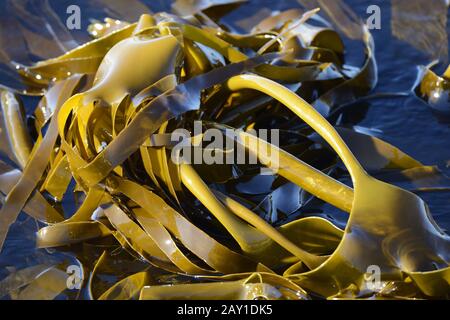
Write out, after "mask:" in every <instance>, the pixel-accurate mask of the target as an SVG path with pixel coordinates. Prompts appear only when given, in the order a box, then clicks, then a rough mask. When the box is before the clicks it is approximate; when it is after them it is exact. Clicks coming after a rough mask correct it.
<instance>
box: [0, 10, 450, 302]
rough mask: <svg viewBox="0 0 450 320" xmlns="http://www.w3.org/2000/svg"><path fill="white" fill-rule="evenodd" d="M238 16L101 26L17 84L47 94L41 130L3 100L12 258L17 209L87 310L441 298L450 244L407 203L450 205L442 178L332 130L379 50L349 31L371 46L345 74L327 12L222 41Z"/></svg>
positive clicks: (29, 287) (361, 137)
mask: <svg viewBox="0 0 450 320" xmlns="http://www.w3.org/2000/svg"><path fill="white" fill-rule="evenodd" d="M241 2H243V1H214V2H212V1H196V2H195V5H188V2H187V1H177V2H176V3H175V4H174V6H173V7H174V9H175V11H176V12H177V13H178V14H179V15H180V16H176V15H172V14H166V13H159V14H151V13H145V14H143V15H142V16H141V17H140V19H139V21H137V22H134V21H125V19H124V20H123V21H122V20H112V19H109V18H107V19H105V20H104V23H103V22H98V21H95V22H93V24H92V25H91V26H90V27H89V33H90V34H91V36H92V37H93V38H94V39H93V40H91V41H90V42H87V43H85V44H83V45H81V46H78V47H76V48H73V49H71V50H69V51H67V52H65V53H63V54H62V55H60V56H58V57H54V58H50V59H48V60H43V61H40V62H37V63H35V64H31V65H30V66H23V65H21V66H19V68H17V69H18V75H20V76H21V77H22V78H23V79H25V80H26V81H27V83H30V84H33V85H34V86H35V87H38V88H48V90H47V91H45V94H44V95H43V97H42V98H41V99H40V102H39V103H38V104H37V106H36V108H35V111H34V116H33V120H34V121H33V123H32V124H33V126H28V125H26V123H25V120H24V111H23V110H22V108H21V103H20V97H19V96H16V95H14V94H13V93H12V92H11V91H8V90H6V89H5V90H2V91H1V107H2V110H1V111H2V118H3V121H5V124H6V125H5V128H6V130H5V132H3V131H2V134H3V135H5V138H6V139H7V141H8V145H7V146H6V147H4V148H5V152H4V153H5V154H6V155H7V157H8V158H9V159H8V162H11V161H12V162H14V163H15V166H16V167H14V165H13V164H10V163H7V161H5V162H1V163H0V167H1V168H0V169H1V170H0V171H1V172H0V192H1V195H2V207H1V209H0V248H2V247H3V248H5V247H7V245H8V239H6V237H7V235H8V230H9V228H10V226H11V225H12V224H13V223H14V221H15V220H16V219H17V217H18V215H19V214H20V212H21V211H24V212H25V213H27V214H28V215H29V216H31V217H33V218H35V219H37V220H39V221H40V222H41V223H43V224H44V225H39V230H38V232H37V234H36V245H37V247H38V248H58V249H60V250H69V251H70V252H71V254H72V255H73V256H74V257H77V259H79V262H80V264H81V265H82V270H83V271H84V273H85V274H87V275H88V277H86V278H84V281H82V282H81V283H79V286H78V287H77V288H78V289H80V288H81V287H84V288H86V289H87V292H88V295H89V298H91V299H260V298H264V299H309V298H310V297H311V295H314V296H321V297H324V298H336V299H338V298H346V297H369V296H370V297H375V298H385V297H396V298H411V297H445V296H447V295H448V293H449V282H450V271H449V270H450V268H449V265H448V264H449V261H450V238H449V236H448V235H446V234H445V233H444V232H443V231H442V230H441V229H440V228H439V226H438V225H437V224H436V223H435V222H434V220H433V218H432V217H431V215H430V214H429V212H428V207H427V205H426V204H425V202H424V201H423V200H422V199H421V198H419V197H418V196H417V195H415V194H413V193H411V191H414V192H416V191H421V190H422V191H423V190H440V191H442V190H448V188H449V186H450V183H449V181H448V178H447V177H446V176H445V175H444V174H442V173H441V172H440V171H439V170H438V169H437V168H436V167H432V166H425V165H423V164H422V163H421V162H419V161H418V160H416V159H414V158H412V157H411V156H409V155H407V154H405V153H404V152H402V151H401V150H399V149H398V148H396V147H395V146H393V145H391V144H389V143H387V142H384V141H383V140H381V139H380V138H377V137H373V136H370V135H367V134H364V133H361V132H358V130H357V128H340V127H338V128H335V127H334V126H333V123H332V122H333V119H334V118H335V117H334V116H335V114H336V113H337V112H339V111H340V107H342V106H344V105H348V104H350V103H353V102H355V101H358V99H360V98H361V97H364V96H366V95H367V94H368V93H369V92H370V91H371V90H372V89H373V88H374V87H375V85H376V82H377V65H376V61H375V56H374V50H375V48H374V43H373V39H372V36H371V34H370V32H369V31H368V30H367V28H366V27H364V26H361V25H360V24H359V22H358V21H356V20H355V19H349V20H348V21H347V23H346V25H345V29H343V30H342V31H344V32H345V33H346V34H347V35H348V36H350V37H351V38H353V39H359V40H360V41H361V43H362V44H363V46H364V62H363V64H362V65H361V66H359V67H358V66H348V65H347V64H346V63H345V54H344V51H345V50H344V49H345V48H344V42H343V41H342V39H341V36H340V35H339V34H338V33H337V32H336V31H335V30H334V29H332V28H331V27H330V26H331V24H329V23H327V22H326V21H325V20H324V19H323V18H321V17H318V16H317V15H318V14H319V13H320V11H318V10H316V8H308V9H310V11H305V10H302V11H296V10H289V11H287V12H282V13H280V14H278V15H274V16H271V17H269V18H267V19H265V20H263V21H261V22H260V23H259V24H258V25H257V26H256V27H255V28H253V30H252V31H249V32H248V33H245V34H241V33H238V32H236V31H234V30H231V29H229V28H227V27H226V26H225V25H221V24H220V18H221V16H222V15H224V14H225V13H226V12H227V11H228V10H231V9H233V8H235V7H237V6H238V5H239V4H240V3H241ZM302 2H303V1H302ZM189 3H190V2H189ZM326 8H328V11H327V12H326V13H327V14H328V16H330V17H331V19H332V20H333V22H336V21H334V20H336V19H340V18H339V17H340V15H339V14H338V13H339V12H338V11H336V8H335V9H333V8H332V6H329V7H326ZM322 9H323V8H322ZM344 9H345V10H344V11H343V12H341V14H343V13H345V12H346V10H347V11H348V10H349V9H348V8H344ZM118 10H121V9H120V8H119V9H118ZM142 10H144V8H143V9H142ZM129 14H133V12H130V13H129ZM181 16H182V17H181ZM312 20H314V21H312ZM445 81H447V79H446V78H445V76H444V78H440V77H438V76H436V75H435V74H434V73H432V72H431V71H429V70H427V71H426V73H425V76H424V77H423V79H422V82H421V85H420V89H418V90H419V91H418V92H419V93H420V94H421V95H422V97H423V98H425V99H427V100H428V101H430V99H432V97H433V96H434V94H435V92H437V91H436V90H439V93H440V94H442V93H443V92H446V90H447V88H446V87H445V86H444V84H445ZM259 129H265V130H266V131H267V130H269V131H270V129H276V130H278V131H276V132H277V134H279V137H278V138H279V139H278V140H277V141H276V142H274V141H273V140H270V139H269V140H270V141H268V139H267V137H266V139H263V138H262V137H258V136H256V135H255V134H254V132H255V131H256V130H259ZM274 132H275V131H274ZM271 134H272V133H271ZM271 138H274V137H271ZM220 141H221V142H223V143H220ZM180 151H181V152H180ZM236 152H238V153H239V152H240V154H241V155H243V157H244V159H253V160H254V161H253V162H246V161H241V160H242V159H239V154H238V159H236V158H235V157H234V156H235V155H236ZM198 155H200V157H205V155H206V156H207V157H206V158H208V160H205V159H206V158H205V159H201V160H202V161H200V162H198V161H196V160H195V159H196V157H197V156H198ZM230 155H231V158H230ZM224 158H227V159H228V160H230V161H221V160H223V159H224ZM211 159H213V161H211ZM191 160H194V161H191ZM203 160H204V161H203ZM375 177H376V178H377V179H376V178H375ZM378 179H380V180H378ZM381 180H383V181H385V182H382V181H381ZM389 183H392V184H389ZM394 184H396V185H397V186H394ZM401 187H404V189H402V188H401ZM67 203H70V204H71V208H70V209H68V206H67ZM327 205H331V206H333V207H335V208H337V209H339V210H340V211H343V212H346V213H347V217H348V221H347V223H346V224H345V223H344V224H342V223H341V224H339V223H337V221H336V220H335V219H334V218H333V217H332V214H331V213H330V215H327V213H326V212H325V213H324V212H323V210H328V209H327V208H330V206H327ZM323 208H325V209H323ZM307 212H309V213H311V212H313V213H314V214H312V215H311V214H309V215H308V214H307ZM319 213H321V214H319ZM5 240H6V242H5ZM63 266H65V265H64V264H62V263H59V264H56V263H52V264H36V265H35V266H31V267H28V268H25V269H22V270H16V271H13V272H12V273H11V275H9V276H8V277H7V278H5V279H4V280H2V281H1V282H0V296H6V295H9V297H10V298H13V299H26V298H42V299H52V298H55V297H56V296H58V295H59V294H60V293H61V292H62V291H64V289H65V288H66V283H67V281H69V280H68V274H67V273H66V272H64V271H62V270H63ZM373 267H376V268H378V269H377V270H378V272H379V275H380V279H379V284H378V285H376V286H374V285H373V283H370V282H368V281H367V273H368V272H370V270H371V268H373Z"/></svg>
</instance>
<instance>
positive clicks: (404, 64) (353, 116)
mask: <svg viewBox="0 0 450 320" xmlns="http://www.w3.org/2000/svg"><path fill="white" fill-rule="evenodd" d="M162 2H163V1H160V3H158V2H157V1H155V2H153V1H152V2H150V3H149V7H150V8H152V10H153V11H159V10H165V11H168V10H169V9H170V8H169V6H168V5H167V4H166V3H162ZM372 2H373V1H370V0H367V1H366V0H363V1H360V0H352V1H348V3H351V4H352V8H353V9H354V10H355V11H356V12H357V13H358V14H359V15H360V16H361V17H366V16H367V14H366V13H365V10H366V8H367V6H368V5H370V4H372ZM296 5H297V3H296V1H279V2H277V3H274V1H254V3H249V4H246V5H244V6H243V7H242V8H240V9H239V10H237V11H236V12H235V13H233V14H232V15H231V16H230V17H229V18H228V19H229V21H239V20H240V19H242V18H243V17H248V16H249V15H250V14H252V13H254V12H257V11H258V8H260V7H267V8H270V9H272V10H274V9H278V10H284V9H289V8H291V7H295V6H296ZM380 6H381V8H382V15H381V17H382V24H381V27H382V29H381V30H373V31H372V34H373V36H374V39H375V44H376V58H377V62H378V70H379V82H378V86H377V88H376V90H375V92H380V93H385V92H391V93H392V92H394V93H395V92H405V91H410V90H411V88H412V87H413V84H414V82H415V80H416V77H417V73H418V70H417V66H418V65H421V64H423V65H425V64H428V63H429V62H430V61H431V60H430V59H431V58H430V57H429V56H427V55H426V54H424V53H421V52H420V51H418V50H416V49H414V48H412V47H411V46H409V45H408V44H406V43H404V42H401V41H399V40H397V39H395V38H393V37H392V35H391V28H390V20H389V19H390V13H389V12H390V8H389V1H383V2H382V4H380ZM61 7H63V5H61ZM92 17H96V15H95V13H94V12H93V13H92ZM98 18H103V16H99V17H98ZM448 31H450V28H448ZM346 48H347V51H348V52H349V53H351V55H350V56H348V57H347V59H348V60H347V61H348V62H350V63H352V62H353V63H358V62H361V61H362V58H361V56H360V55H359V54H358V53H360V51H361V50H360V49H361V48H360V44H355V43H352V42H348V43H346ZM440 68H441V71H443V70H442V69H443V68H444V66H440ZM338 123H340V124H346V125H348V124H353V125H358V126H361V127H365V128H366V129H365V130H370V131H371V132H373V133H375V134H376V135H377V136H379V137H380V138H382V139H383V140H385V141H387V142H390V143H392V144H393V145H395V146H397V147H398V148H399V149H401V150H403V151H405V152H406V153H408V154H410V155H411V156H413V157H414V158H416V159H418V160H420V161H421V162H423V163H424V164H427V165H438V166H439V167H440V168H441V169H442V170H444V171H445V172H447V173H450V168H449V166H450V148H449V142H450V120H449V119H446V118H445V117H443V116H442V115H438V114H435V113H433V112H432V110H431V109H430V108H429V107H428V106H427V105H426V104H425V103H424V102H423V101H421V100H419V99H417V98H416V97H414V95H413V94H412V93H411V94H410V95H409V96H408V97H395V98H382V99H374V100H370V101H369V102H367V103H361V104H359V105H355V106H352V108H349V111H348V112H347V113H346V114H344V116H342V117H341V118H340V119H339V120H338ZM420 196H421V197H422V198H423V199H424V200H425V201H426V202H427V204H428V205H429V207H430V211H431V212H432V214H433V216H434V217H435V219H436V221H437V223H438V224H439V225H440V226H441V227H442V228H443V229H444V230H450V197H449V193H448V192H433V193H428V192H420ZM294 200H295V201H298V199H294ZM292 207H295V204H294V205H293V206H292ZM344 221H345V216H343V219H342V223H343V222H344ZM35 230H36V226H35V225H34V222H32V221H31V219H29V218H27V217H25V216H21V218H20V220H19V221H17V222H16V223H15V224H14V225H13V227H12V229H11V232H10V233H9V238H8V245H7V246H6V247H5V250H4V251H3V252H2V253H1V255H0V267H2V271H3V270H4V269H3V267H6V266H10V265H11V262H14V263H13V264H14V266H15V267H16V268H17V269H21V268H22V267H25V266H28V265H30V264H34V263H35V262H36V261H40V260H39V259H42V261H46V259H47V255H41V254H37V253H36V251H35V250H34V238H33V236H32V235H33V232H34V231H35ZM24 235H26V236H25V237H24ZM17 248H20V251H19V250H17ZM27 248H29V252H30V254H29V255H26V254H24V253H25V252H26V251H27V250H28V249H27ZM53 257H54V259H61V261H65V262H66V263H68V262H70V261H72V260H73V258H71V257H70V256H66V255H64V254H63V253H58V254H55V255H54V256H53ZM72 262H73V261H72ZM0 278H3V275H2V274H1V273H0Z"/></svg>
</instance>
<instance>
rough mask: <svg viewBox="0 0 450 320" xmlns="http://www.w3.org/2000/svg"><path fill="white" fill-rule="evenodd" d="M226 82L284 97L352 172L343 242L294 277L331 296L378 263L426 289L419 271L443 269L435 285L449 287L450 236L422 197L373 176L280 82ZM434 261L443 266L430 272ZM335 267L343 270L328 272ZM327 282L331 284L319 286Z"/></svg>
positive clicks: (245, 78)
mask: <svg viewBox="0 0 450 320" xmlns="http://www.w3.org/2000/svg"><path fill="white" fill-rule="evenodd" d="M227 85H228V87H229V88H230V89H231V90H241V89H254V90H259V91H261V92H264V93H266V94H268V95H270V96H272V97H274V98H275V99H277V100H278V101H280V102H282V103H283V104H284V105H286V106H287V107H288V108H290V109H291V110H292V111H293V112H294V113H296V114H297V115H298V116H299V117H300V118H301V119H303V120H304V121H305V122H306V123H307V124H309V125H310V126H311V127H312V128H313V129H314V130H315V131H316V132H317V133H319V134H320V135H321V136H322V137H323V138H324V139H325V140H326V141H327V142H328V143H329V144H330V146H331V147H332V148H333V149H334V150H335V151H336V153H337V154H338V155H339V156H340V158H341V159H342V161H343V162H344V164H345V166H346V167H347V169H348V171H349V173H350V175H351V177H352V181H353V186H354V190H355V195H354V200H353V206H352V210H351V213H350V218H349V221H348V224H347V227H346V229H345V234H344V237H343V238H342V241H341V243H340V244H339V246H338V248H337V249H336V251H335V252H334V253H333V254H332V255H331V256H330V258H329V259H328V260H327V261H326V262H325V263H323V264H322V265H321V266H319V267H318V268H317V269H315V270H312V271H310V272H306V273H300V274H297V275H291V277H292V278H293V279H295V280H296V281H297V282H298V283H300V284H301V285H302V286H304V287H307V288H310V289H313V290H315V291H317V292H321V293H323V294H324V295H325V296H329V295H332V294H336V293H337V292H338V291H339V290H340V289H344V288H347V287H348V286H350V285H351V283H355V282H356V283H357V282H359V281H361V280H362V279H363V277H364V274H365V272H366V270H367V268H368V267H369V266H370V265H377V266H378V267H379V268H380V270H381V273H382V277H385V278H398V279H401V277H402V276H401V272H402V271H403V272H406V273H413V274H414V276H415V278H416V280H415V281H416V285H418V286H419V287H421V288H423V290H427V289H429V285H427V284H425V283H424V282H423V281H420V280H417V278H420V276H419V277H418V276H417V274H416V273H415V272H418V271H426V272H425V273H422V274H424V277H425V276H427V275H426V274H427V273H430V272H431V273H437V274H440V276H435V283H434V284H433V285H434V286H435V288H437V289H435V290H438V291H439V292H445V290H446V288H448V286H449V278H448V271H447V270H448V263H449V261H450V251H449V248H450V237H449V236H447V235H446V234H445V233H444V232H443V231H442V230H440V229H439V227H438V226H437V225H436V223H435V222H434V220H433V218H432V217H431V216H430V214H429V213H428V209H427V206H426V204H425V203H424V202H423V201H422V199H420V198H419V197H418V196H416V195H414V194H412V193H410V192H408V191H405V190H403V189H400V188H397V187H394V186H392V185H389V184H387V183H384V182H381V181H379V180H376V179H374V178H372V177H370V176H369V175H368V174H367V173H366V172H365V171H364V169H363V168H362V166H361V165H360V163H359V162H358V160H357V159H356V158H355V157H354V155H353V154H352V152H351V151H350V149H349V148H348V147H347V145H346V144H345V143H344V141H343V140H342V138H341V137H340V136H339V134H338V133H337V131H336V130H335V129H334V128H333V127H332V126H331V124H329V123H328V122H327V121H326V120H325V119H324V118H323V117H322V116H321V115H320V114H319V113H318V112H317V111H316V110H315V109H314V108H313V107H312V106H310V105H309V104H308V103H306V102H305V101H304V100H303V99H301V98H300V97H299V96H297V95H296V94H295V93H293V92H291V91H290V90H288V89H286V88H285V87H283V86H282V85H280V84H278V83H275V82H273V81H271V80H269V79H265V78H262V77H259V76H254V75H242V76H236V77H233V78H231V79H230V80H229V81H228V83H227ZM405 214H408V217H407V218H406V216H405ZM394 248H395V249H394ZM380 249H381V250H380ZM356 253H358V254H356ZM436 266H438V268H439V269H440V270H437V271H432V270H435V268H436ZM335 270H339V273H337V274H336V273H335V274H334V275H333V276H332V277H330V274H333V272H334V271H335ZM345 270H347V271H348V272H344V271H345ZM414 276H413V277H412V278H413V279H414ZM436 279H439V280H436ZM323 281H325V282H329V284H330V285H328V286H319V285H318V283H323Z"/></svg>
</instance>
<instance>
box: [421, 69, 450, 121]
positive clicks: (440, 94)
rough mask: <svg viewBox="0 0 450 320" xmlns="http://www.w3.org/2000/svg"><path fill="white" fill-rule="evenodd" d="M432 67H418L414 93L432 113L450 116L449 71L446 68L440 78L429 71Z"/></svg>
mask: <svg viewBox="0 0 450 320" xmlns="http://www.w3.org/2000/svg"><path fill="white" fill-rule="evenodd" d="M432 66H433V64H431V65H429V66H421V67H419V74H418V77H417V81H416V84H415V85H414V91H415V93H416V95H417V96H418V97H419V98H421V99H422V100H424V101H425V102H426V103H427V104H428V105H429V106H430V108H431V109H432V110H433V111H435V112H436V113H438V114H440V115H444V116H447V117H448V116H450V105H449V88H450V84H449V81H450V79H449V77H450V70H449V68H447V70H445V72H444V74H443V75H442V76H438V75H437V74H436V73H434V72H433V71H432V70H431V67H432Z"/></svg>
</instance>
